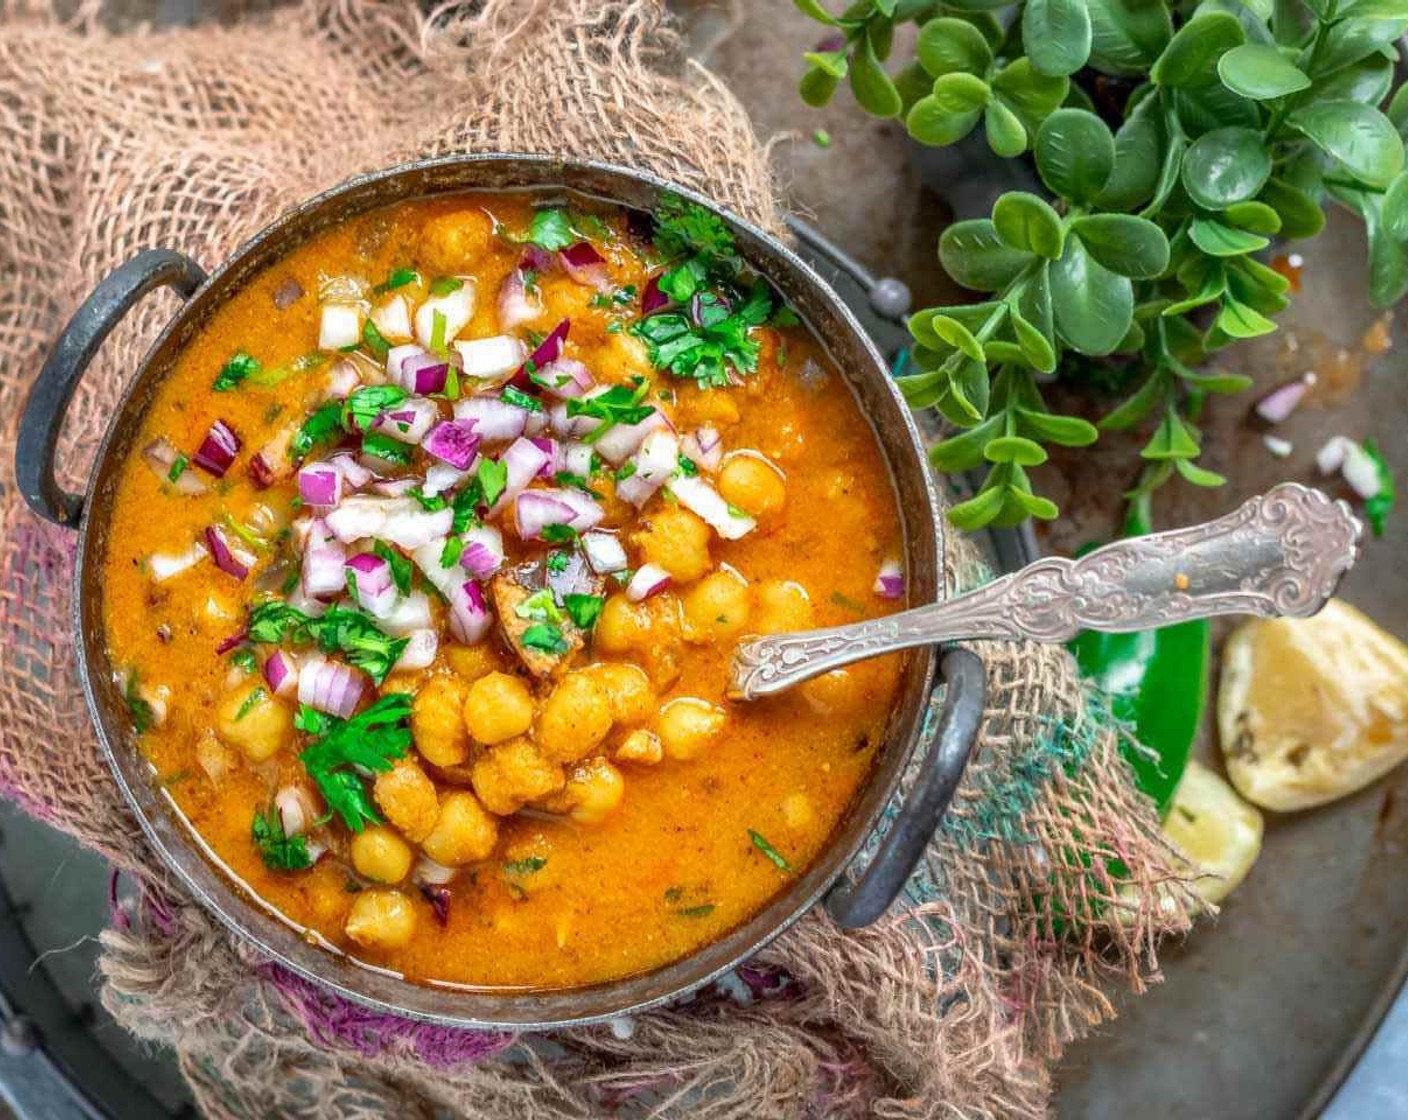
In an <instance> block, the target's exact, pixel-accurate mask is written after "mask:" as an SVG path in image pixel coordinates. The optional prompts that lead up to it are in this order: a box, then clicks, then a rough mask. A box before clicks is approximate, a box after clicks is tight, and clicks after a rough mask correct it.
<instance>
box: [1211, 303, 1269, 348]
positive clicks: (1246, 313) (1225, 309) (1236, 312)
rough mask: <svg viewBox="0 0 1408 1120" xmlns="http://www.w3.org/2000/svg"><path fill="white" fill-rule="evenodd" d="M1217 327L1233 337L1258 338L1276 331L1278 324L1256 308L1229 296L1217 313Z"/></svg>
mask: <svg viewBox="0 0 1408 1120" xmlns="http://www.w3.org/2000/svg"><path fill="white" fill-rule="evenodd" d="M1217 327H1218V329H1219V330H1221V331H1223V332H1224V333H1225V334H1228V335H1230V336H1231V337H1233V338H1258V337H1260V336H1261V335H1264V334H1270V333H1271V332H1272V331H1274V330H1275V329H1276V324H1275V323H1273V322H1272V321H1271V320H1270V319H1268V318H1266V316H1265V315H1263V314H1261V312H1259V311H1257V310H1256V309H1255V308H1251V307H1248V306H1247V305H1246V304H1244V303H1238V302H1237V301H1236V300H1235V299H1232V298H1231V297H1228V298H1227V299H1224V300H1223V301H1222V310H1221V311H1219V312H1218V313H1217Z"/></svg>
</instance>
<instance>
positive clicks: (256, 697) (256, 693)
mask: <svg viewBox="0 0 1408 1120" xmlns="http://www.w3.org/2000/svg"><path fill="white" fill-rule="evenodd" d="M263 699H264V690H263V689H262V688H255V689H251V690H250V693H249V695H248V696H246V697H245V698H244V703H243V704H241V705H240V710H239V711H237V712H236V713H235V722H236V723H239V721H240V720H242V719H244V717H245V716H247V715H249V713H250V712H252V711H254V707H255V705H256V704H258V703H259V702H260V701H261V700H263Z"/></svg>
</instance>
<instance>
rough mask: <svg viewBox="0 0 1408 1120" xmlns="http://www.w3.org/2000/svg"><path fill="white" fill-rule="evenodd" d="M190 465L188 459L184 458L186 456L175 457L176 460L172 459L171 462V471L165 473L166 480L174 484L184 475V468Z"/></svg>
mask: <svg viewBox="0 0 1408 1120" xmlns="http://www.w3.org/2000/svg"><path fill="white" fill-rule="evenodd" d="M190 465H191V461H190V459H188V458H186V456H184V455H177V456H176V458H175V459H173V460H172V462H171V469H170V470H169V471H167V472H166V478H167V480H168V481H170V482H175V481H176V480H177V479H178V478H180V477H181V476H182V475H183V474H185V473H186V468H187V467H189V466H190Z"/></svg>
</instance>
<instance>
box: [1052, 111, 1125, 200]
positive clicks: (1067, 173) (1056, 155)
mask: <svg viewBox="0 0 1408 1120" xmlns="http://www.w3.org/2000/svg"><path fill="white" fill-rule="evenodd" d="M1035 154H1036V169H1037V173H1038V174H1039V175H1040V176H1041V180H1042V182H1043V183H1045V184H1046V185H1047V187H1049V188H1050V189H1051V191H1052V192H1053V193H1055V194H1058V195H1060V196H1061V197H1062V198H1068V199H1070V200H1071V201H1072V202H1074V203H1076V204H1077V205H1080V206H1084V205H1087V204H1088V203H1090V202H1091V201H1093V200H1094V198H1095V196H1096V195H1097V194H1099V193H1100V190H1101V188H1102V187H1104V185H1105V183H1106V181H1107V180H1108V179H1109V178H1110V172H1111V170H1113V168H1114V165H1115V138H1114V137H1113V136H1111V135H1110V130H1109V128H1108V127H1106V125H1105V122H1104V121H1102V120H1101V119H1100V118H1099V117H1097V116H1096V115H1095V114H1094V113H1088V112H1086V111H1085V110H1084V109H1058V110H1056V112H1054V113H1052V114H1051V116H1049V117H1047V118H1046V120H1045V121H1043V122H1042V125H1041V128H1040V129H1038V130H1037V134H1036V149H1035Z"/></svg>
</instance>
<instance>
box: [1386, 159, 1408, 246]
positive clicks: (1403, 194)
mask: <svg viewBox="0 0 1408 1120" xmlns="http://www.w3.org/2000/svg"><path fill="white" fill-rule="evenodd" d="M1384 232H1386V233H1387V234H1388V235H1389V236H1390V237H1392V238H1393V239H1394V240H1395V241H1408V171H1401V172H1399V174H1398V175H1397V177H1396V178H1395V179H1394V180H1393V182H1392V183H1390V184H1389V185H1388V190H1386V191H1384Z"/></svg>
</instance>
